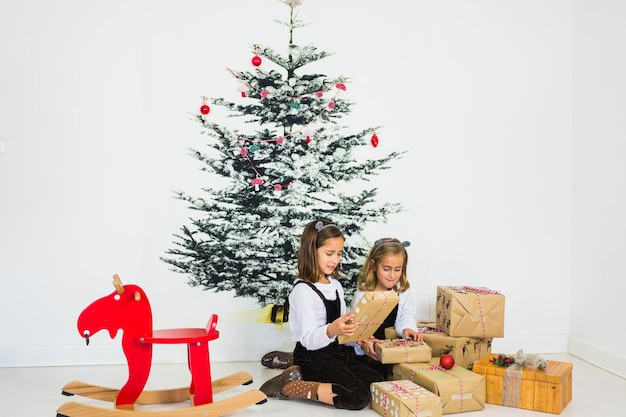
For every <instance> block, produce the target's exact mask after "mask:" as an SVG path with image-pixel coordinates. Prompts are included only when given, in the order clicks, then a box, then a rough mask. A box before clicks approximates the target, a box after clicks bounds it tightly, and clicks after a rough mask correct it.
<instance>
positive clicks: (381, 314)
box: [337, 291, 400, 344]
mask: <svg viewBox="0 0 626 417" xmlns="http://www.w3.org/2000/svg"><path fill="white" fill-rule="evenodd" d="M399 302H400V297H398V294H397V293H396V292H395V291H368V292H366V293H364V294H363V296H362V297H361V298H360V299H359V301H358V303H357V304H356V305H355V306H354V308H353V309H352V313H353V314H354V321H355V322H356V323H358V325H359V326H358V327H357V329H356V331H355V332H354V333H353V334H352V336H343V335H340V336H338V337H337V340H338V341H339V343H340V344H344V343H350V342H356V341H357V340H363V339H369V338H370V336H372V335H373V334H374V332H375V331H376V329H378V328H379V327H380V325H381V324H383V322H384V321H385V318H387V316H388V315H389V313H391V310H393V308H394V307H395V306H397V305H398V303H399Z"/></svg>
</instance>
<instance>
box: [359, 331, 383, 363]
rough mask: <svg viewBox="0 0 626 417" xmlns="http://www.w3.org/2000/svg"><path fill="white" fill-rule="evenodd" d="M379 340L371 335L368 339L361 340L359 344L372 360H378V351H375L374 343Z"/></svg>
mask: <svg viewBox="0 0 626 417" xmlns="http://www.w3.org/2000/svg"><path fill="white" fill-rule="evenodd" d="M379 342H380V340H378V339H376V338H374V336H372V337H370V338H369V339H364V340H361V341H360V342H359V344H360V345H361V349H363V352H365V354H366V355H367V356H369V357H370V358H372V359H374V360H378V353H376V343H379Z"/></svg>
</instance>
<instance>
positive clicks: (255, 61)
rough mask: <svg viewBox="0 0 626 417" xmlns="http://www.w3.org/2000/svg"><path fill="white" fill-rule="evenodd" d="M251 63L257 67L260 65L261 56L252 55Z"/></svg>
mask: <svg viewBox="0 0 626 417" xmlns="http://www.w3.org/2000/svg"><path fill="white" fill-rule="evenodd" d="M252 65H254V66H255V67H258V66H259V65H261V57H260V56H258V55H255V56H253V57H252Z"/></svg>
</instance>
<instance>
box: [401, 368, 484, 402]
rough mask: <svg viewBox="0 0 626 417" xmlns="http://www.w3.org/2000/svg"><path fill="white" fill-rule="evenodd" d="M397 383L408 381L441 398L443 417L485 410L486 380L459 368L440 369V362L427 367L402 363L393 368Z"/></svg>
mask: <svg viewBox="0 0 626 417" xmlns="http://www.w3.org/2000/svg"><path fill="white" fill-rule="evenodd" d="M393 379H394V380H396V379H398V380H403V379H408V380H410V381H413V382H415V383H416V384H417V385H421V386H422V387H424V388H426V389H427V390H429V391H430V392H432V393H433V394H436V395H438V396H439V397H441V403H442V407H443V408H442V412H443V414H453V413H463V412H466V411H478V410H483V409H484V408H485V378H484V376H482V375H479V374H477V373H474V372H472V371H470V370H469V369H466V368H462V367H460V366H457V365H455V366H454V367H452V369H449V370H447V369H443V368H442V367H441V366H439V358H433V359H431V360H430V362H426V363H400V364H396V365H394V366H393Z"/></svg>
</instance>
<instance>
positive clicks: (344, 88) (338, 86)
mask: <svg viewBox="0 0 626 417" xmlns="http://www.w3.org/2000/svg"><path fill="white" fill-rule="evenodd" d="M335 87H337V88H338V89H340V90H343V91H346V85H345V84H344V83H338V84H337V85H336V86H335Z"/></svg>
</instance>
